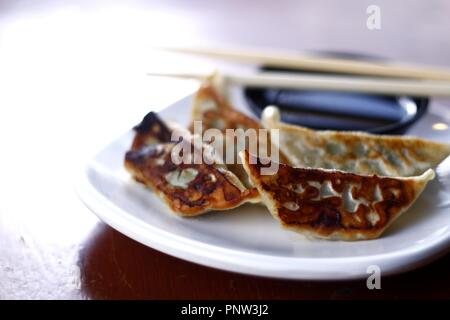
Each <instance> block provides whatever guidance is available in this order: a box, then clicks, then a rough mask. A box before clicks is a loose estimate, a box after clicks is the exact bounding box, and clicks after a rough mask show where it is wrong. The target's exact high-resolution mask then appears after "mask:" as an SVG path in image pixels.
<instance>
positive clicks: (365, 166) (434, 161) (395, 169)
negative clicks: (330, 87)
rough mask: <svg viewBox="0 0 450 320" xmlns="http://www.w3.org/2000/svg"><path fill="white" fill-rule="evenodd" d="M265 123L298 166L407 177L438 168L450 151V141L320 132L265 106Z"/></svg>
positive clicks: (276, 142) (287, 155) (360, 133)
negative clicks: (286, 119)
mask: <svg viewBox="0 0 450 320" xmlns="http://www.w3.org/2000/svg"><path fill="white" fill-rule="evenodd" d="M262 124H263V126H264V127H266V128H268V129H279V132H278V133H279V139H278V140H277V139H274V138H273V139H272V142H273V143H274V144H277V145H278V147H279V149H280V150H281V151H282V152H283V153H284V155H285V156H286V157H287V158H288V163H290V164H291V165H293V166H295V167H311V168H325V169H337V170H343V171H347V172H353V173H358V174H377V175H383V176H391V177H395V176H402V177H407V176H414V175H419V174H422V173H423V172H425V171H426V170H427V169H429V168H434V167H436V166H437V165H438V164H439V163H440V162H441V161H443V160H444V159H445V158H446V157H447V156H448V155H449V154H450V145H449V144H445V143H438V142H433V141H428V140H424V139H419V138H415V137H407V136H386V135H384V136H382V135H374V134H368V133H362V132H345V131H318V130H311V129H307V128H304V127H300V126H294V125H288V124H284V123H282V122H280V113H279V110H278V109H277V108H276V107H267V108H265V109H264V112H263V115H262Z"/></svg>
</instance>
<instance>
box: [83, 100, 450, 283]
mask: <svg viewBox="0 0 450 320" xmlns="http://www.w3.org/2000/svg"><path fill="white" fill-rule="evenodd" d="M189 100H190V97H187V98H185V99H183V100H181V101H179V102H177V103H175V104H173V105H171V106H169V107H168V108H166V109H165V110H163V111H162V112H161V113H160V115H161V116H162V117H163V118H164V119H166V120H176V121H178V122H180V123H181V124H187V119H188V114H189V107H188V106H189ZM445 112H447V114H445ZM136 120H138V119H136ZM449 120H450V119H449V115H448V111H447V110H446V109H445V108H443V107H440V106H433V107H432V108H431V110H430V111H429V114H428V115H426V116H425V117H424V119H422V120H421V121H420V123H418V124H416V127H415V129H414V130H413V133H414V134H416V135H420V136H424V137H428V138H435V139H438V140H446V139H447V140H448V136H449V131H448V130H443V131H435V130H433V129H432V124H433V123H435V122H444V123H450V121H449ZM441 127H442V126H441ZM131 139H132V132H131V131H130V132H128V133H126V134H125V135H123V136H121V137H119V138H118V139H117V140H115V141H114V142H112V143H111V144H109V145H108V146H106V147H105V148H104V149H103V150H101V151H100V152H99V153H98V154H97V155H95V157H94V158H93V159H92V160H91V161H90V162H89V163H88V164H87V166H86V167H85V168H84V171H83V172H82V176H81V178H80V181H79V183H78V185H77V192H78V194H79V195H80V197H81V199H82V200H83V202H84V203H85V204H86V205H87V206H88V207H89V208H90V209H91V210H92V211H93V212H94V213H96V214H97V215H98V217H99V218H100V219H102V220H103V221H104V222H106V223H107V224H109V225H110V226H111V227H113V228H114V229H116V230H118V231H120V232H122V233H124V234H125V235H127V236H128V237H130V238H132V239H134V240H136V241H138V242H141V243H143V244H145V245H147V246H149V247H152V248H154V249H156V250H159V251H162V252H165V253H167V254H170V255H173V256H175V257H178V258H181V259H185V260H189V261H192V262H195V263H199V264H202V265H206V266H210V267H214V268H219V269H223V270H229V271H235V272H239V273H246V274H252V275H258V276H269V277H276V278H288V279H317V280H331V279H355V278H362V277H366V276H367V268H368V267H369V266H371V265H377V266H379V267H380V269H381V273H382V275H387V274H393V273H398V272H403V271H406V270H410V269H413V268H416V267H418V266H421V265H424V264H425V263H428V262H430V261H432V260H433V259H435V258H437V257H438V256H440V255H442V254H444V253H445V252H446V251H447V249H448V248H449V245H450V177H449V173H448V172H449V171H450V169H449V168H450V163H449V162H450V159H447V161H445V163H443V164H441V166H440V167H439V168H438V170H437V179H435V180H434V181H432V182H431V183H429V185H428V186H427V188H426V190H425V191H424V193H423V194H422V195H421V197H420V198H419V199H418V201H417V202H416V204H415V205H414V206H413V207H412V208H411V209H410V210H409V211H408V212H406V213H405V214H404V215H403V216H402V217H400V218H399V220H398V221H396V222H395V224H394V225H392V227H391V228H389V229H388V231H387V232H386V233H385V234H384V235H383V236H382V237H381V238H380V239H377V240H371V241H361V242H339V241H325V240H316V241H311V240H307V239H306V238H304V237H302V236H301V235H299V234H297V233H294V232H292V231H287V230H284V229H282V228H281V227H280V225H279V224H278V222H277V221H275V220H274V219H273V218H272V216H271V215H270V214H269V212H268V211H267V209H266V208H265V207H263V206H261V205H245V206H243V207H239V208H237V209H234V210H231V211H227V212H212V213H209V214H207V215H204V216H200V217H196V218H180V217H177V216H175V215H173V214H171V213H170V212H169V210H168V209H167V207H166V206H165V205H164V204H163V203H162V202H161V201H160V200H159V199H158V198H157V197H156V196H155V195H154V194H152V193H151V192H150V191H149V190H147V189H144V188H143V187H142V186H141V185H139V184H137V183H135V182H133V181H132V180H131V179H130V177H129V175H128V174H127V172H126V171H125V170H124V168H123V157H124V154H125V152H126V150H127V149H128V147H129V146H130V143H131Z"/></svg>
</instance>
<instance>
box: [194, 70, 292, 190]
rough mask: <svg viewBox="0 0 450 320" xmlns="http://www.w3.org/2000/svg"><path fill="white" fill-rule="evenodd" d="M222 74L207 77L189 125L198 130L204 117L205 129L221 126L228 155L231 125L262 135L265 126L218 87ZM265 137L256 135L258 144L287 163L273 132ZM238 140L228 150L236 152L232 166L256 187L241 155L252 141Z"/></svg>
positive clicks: (269, 153) (240, 177)
mask: <svg viewBox="0 0 450 320" xmlns="http://www.w3.org/2000/svg"><path fill="white" fill-rule="evenodd" d="M218 77H219V75H217V74H216V75H213V76H212V77H210V78H208V79H206V80H205V81H204V82H203V84H202V85H201V87H200V88H199V90H198V91H197V93H196V94H195V96H194V99H193V104H192V110H191V119H192V121H191V125H190V127H189V129H190V131H191V132H192V133H197V132H194V121H201V123H202V130H207V129H218V130H220V131H221V133H222V136H221V139H223V140H222V141H223V142H224V143H223V145H224V149H223V153H222V154H223V155H225V154H226V152H227V149H226V148H227V147H228V144H227V142H226V138H225V136H226V130H227V129H233V130H236V129H242V130H244V131H245V130H248V129H253V130H255V132H256V133H257V134H258V135H259V134H262V133H263V132H262V131H260V129H263V127H262V126H261V124H260V123H259V121H258V120H255V119H253V118H251V117H249V116H247V115H245V114H244V113H242V112H240V111H238V110H236V109H235V108H234V107H233V106H231V105H230V104H229V103H228V102H227V101H226V100H225V98H224V97H223V94H222V93H220V91H219V90H217V85H216V83H217V82H219V81H218V80H217V79H218ZM203 132H204V131H203ZM264 137H265V138H266V139H260V138H259V136H258V138H257V139H256V140H257V141H256V144H257V148H258V149H259V150H261V149H262V150H265V151H266V152H267V153H266V154H267V155H269V156H271V157H273V156H277V158H276V160H278V161H281V162H282V163H287V162H286V161H287V159H286V157H284V155H283V153H282V152H279V150H278V149H277V148H276V146H275V145H273V146H272V145H271V143H270V134H269V132H267V133H266V135H265V136H264ZM234 141H235V144H234V149H230V150H228V152H230V153H232V154H234V155H235V157H234V158H235V161H234V163H227V166H228V169H229V170H230V171H232V172H233V173H234V174H236V176H238V177H239V179H240V180H241V181H242V182H243V183H244V185H245V186H246V187H248V188H252V185H251V183H250V181H249V180H248V177H247V174H246V173H245V170H244V169H243V168H242V164H241V163H240V158H239V156H238V154H239V152H240V151H242V150H244V149H248V148H249V146H248V141H247V140H238V139H234ZM272 153H273V154H272Z"/></svg>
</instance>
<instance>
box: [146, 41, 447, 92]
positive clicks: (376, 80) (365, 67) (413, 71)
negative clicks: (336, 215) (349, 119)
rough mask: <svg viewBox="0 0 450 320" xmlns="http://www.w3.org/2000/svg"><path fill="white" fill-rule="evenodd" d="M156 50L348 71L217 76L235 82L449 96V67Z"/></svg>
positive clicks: (194, 75)
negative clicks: (324, 73)
mask: <svg viewBox="0 0 450 320" xmlns="http://www.w3.org/2000/svg"><path fill="white" fill-rule="evenodd" d="M160 49H163V50H167V51H171V52H178V53H187V54H194V55H201V56H205V57H210V58H219V59H225V60H230V61H235V62H244V63H253V64H258V65H269V66H272V67H282V68H293V69H301V70H309V71H322V72H324V71H326V72H331V73H341V74H342V73H343V74H351V75H352V76H346V75H339V76H337V75H318V74H289V73H283V72H262V73H254V74H222V75H221V76H222V77H223V79H224V81H225V82H226V83H230V84H236V85H244V86H251V87H264V88H267V87H270V88H279V89H314V90H330V91H344V92H360V93H376V94H388V95H410V96H450V70H444V69H442V68H439V69H436V68H431V67H423V66H412V65H410V66H407V65H399V64H382V63H375V62H367V61H357V60H348V59H336V58H333V59H330V58H322V57H314V56H304V55H296V54H289V53H277V52H267V51H266V52H262V51H242V50H241V51H232V50H220V49H199V48H197V49H196V48H160ZM149 75H154V76H168V77H179V78H193V79H204V78H206V77H207V76H208V75H205V74H199V73H155V72H153V73H149ZM355 75H358V77H355ZM381 77H382V78H381Z"/></svg>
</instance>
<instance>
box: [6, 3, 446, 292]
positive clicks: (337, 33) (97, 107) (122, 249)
mask: <svg viewBox="0 0 450 320" xmlns="http://www.w3.org/2000/svg"><path fill="white" fill-rule="evenodd" d="M21 3H22V4H19V5H18V4H17V2H14V1H2V5H1V8H2V10H1V11H0V12H1V13H0V18H1V19H0V70H1V72H0V146H1V147H2V156H1V159H2V160H1V162H0V164H1V166H0V298H2V299H5V298H6V299H11V298H13V299H15V298H25V299H36V298H46V299H51V298H64V299H79V298H89V299H112V298H125V299H127V298H149V299H179V298H181V299H197V298H199V299H209V298H225V299H348V298H351V299H358V298H417V297H420V298H450V290H449V288H450V276H449V275H448V270H450V256H449V255H447V256H444V257H442V258H441V259H440V260H438V261H437V262H435V263H432V264H430V265H429V266H427V267H424V268H422V269H420V270H417V271H413V272H409V273H407V274H403V275H399V276H393V277H386V278H383V279H382V289H381V290H368V289H367V288H366V284H365V281H354V282H306V281H305V282H303V281H282V280H274V279H266V278H258V277H251V276H244V275H239V274H234V273H228V272H223V271H219V270H214V269H210V268H206V267H203V266H198V265H195V264H192V263H189V262H185V261H182V260H179V259H177V258H173V257H170V256H168V255H165V254H163V253H160V252H158V251H155V250H152V249H150V248H147V247H145V246H143V245H141V244H139V243H137V242H135V241H133V240H130V239H129V238H127V237H125V236H123V235H121V234H120V233H118V232H116V231H114V230H113V229H111V228H110V227H108V226H106V225H105V224H104V223H102V222H100V221H99V220H98V219H97V218H96V217H95V216H94V215H93V214H92V213H91V212H90V211H89V210H88V209H86V208H85V207H84V206H83V205H82V204H81V203H80V201H79V199H78V198H77V196H76V195H75V193H74V191H73V179H74V177H75V176H76V175H77V173H78V172H79V171H78V170H79V168H80V166H81V163H82V162H83V160H84V159H86V158H87V157H88V156H89V154H91V153H93V152H95V151H96V150H98V148H100V147H101V146H103V145H104V144H105V143H106V142H108V141H109V140H111V139H113V138H114V137H115V136H117V135H119V134H120V133H121V132H123V131H124V130H126V129H128V128H129V127H130V126H131V125H132V124H134V123H135V122H136V121H137V120H138V119H140V118H141V116H142V115H143V114H145V112H147V111H148V110H149V109H155V110H157V109H159V108H162V107H163V106H164V105H167V104H168V103H170V102H173V101H175V100H177V99H179V98H181V97H183V96H184V95H185V94H187V93H189V92H191V91H193V90H194V89H195V83H192V82H172V81H169V80H164V81H163V80H159V79H149V78H147V77H146V76H145V71H146V70H149V69H150V68H156V67H174V66H175V67H180V66H186V65H188V66H197V67H198V69H202V68H203V69H207V68H210V67H211V66H213V65H214V64H213V63H212V62H211V61H199V60H194V59H190V58H183V59H174V60H171V59H169V57H167V56H161V55H160V54H157V53H152V52H151V51H150V50H149V46H150V45H152V44H155V43H158V41H162V40H171V41H172V42H176V43H189V44H195V43H204V42H207V43H211V44H213V43H221V42H224V43H231V44H246V45H260V46H274V47H285V48H300V49H320V50H345V51H357V52H366V53H371V54H376V55H384V56H387V57H389V58H395V59H405V60H409V61H415V62H424V63H434V64H441V65H447V66H448V65H450V59H449V57H450V40H449V38H448V34H449V31H450V21H449V20H448V18H447V17H446V12H448V10H449V4H448V2H446V1H433V2H432V1H429V2H428V1H427V2H422V1H405V2H403V3H402V2H396V3H395V4H393V3H392V1H378V3H379V5H380V7H381V10H382V19H383V20H382V30H380V31H369V30H367V28H366V27H365V19H366V14H365V6H366V5H367V4H361V1H351V2H346V3H345V5H344V4H342V5H341V3H340V4H339V5H338V4H318V3H317V1H286V2H282V3H278V2H277V4H275V3H272V2H270V3H269V2H267V3H266V2H258V3H261V4H260V7H254V5H251V4H250V2H249V3H248V4H246V3H243V2H242V1H231V2H226V3H223V4H221V5H216V7H214V6H213V5H212V4H211V2H207V1H205V2H203V3H202V2H197V3H195V4H187V3H186V4H185V3H184V2H182V1H175V2H171V3H167V2H163V1H160V2H158V1H157V2H153V3H151V4H147V3H144V2H142V3H140V2H133V6H132V7H119V6H118V5H115V6H113V5H111V6H108V7H104V6H101V5H99V4H97V3H96V2H92V1H90V2H88V1H82V2H79V3H78V4H77V5H73V4H70V3H69V1H59V2H56V1H54V2H53V1H47V2H45V4H41V5H31V4H29V5H27V2H25V4H24V3H23V2H21ZM405 6H407V8H408V10H406V9H405ZM227 67H229V68H232V67H233V66H227ZM443 103H447V104H448V101H443Z"/></svg>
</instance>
